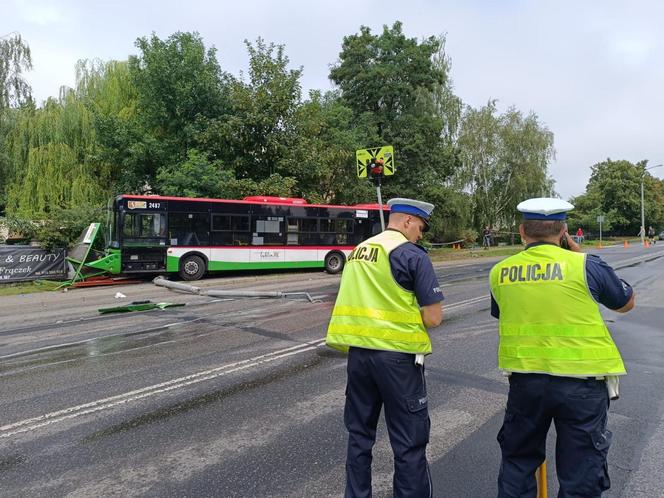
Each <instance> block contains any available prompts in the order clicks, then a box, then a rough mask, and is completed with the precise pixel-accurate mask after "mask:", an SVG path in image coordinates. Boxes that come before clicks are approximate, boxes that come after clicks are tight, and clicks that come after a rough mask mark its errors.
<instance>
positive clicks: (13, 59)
mask: <svg viewBox="0 0 664 498" xmlns="http://www.w3.org/2000/svg"><path fill="white" fill-rule="evenodd" d="M31 69H32V56H31V54H30V47H29V46H28V45H27V44H26V43H25V42H24V41H23V39H22V38H21V35H19V34H17V33H12V34H11V35H9V36H7V37H4V38H0V112H2V110H3V109H6V108H8V107H17V106H19V105H21V104H23V103H25V102H26V101H27V100H29V99H30V94H31V88H30V85H29V84H28V82H27V81H26V80H25V79H24V78H23V72H24V71H29V70H31Z"/></svg>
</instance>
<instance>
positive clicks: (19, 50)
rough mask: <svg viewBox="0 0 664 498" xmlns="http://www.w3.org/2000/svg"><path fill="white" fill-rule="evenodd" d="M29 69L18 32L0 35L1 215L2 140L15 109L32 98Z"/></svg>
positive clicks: (0, 201) (1, 202) (2, 196)
mask: <svg viewBox="0 0 664 498" xmlns="http://www.w3.org/2000/svg"><path fill="white" fill-rule="evenodd" d="M30 69H32V56H31V54H30V47H28V45H27V43H25V42H24V41H23V39H22V38H21V35H19V34H16V33H12V34H10V35H7V36H5V37H2V38H0V214H2V213H3V212H4V210H5V203H6V196H7V184H8V181H9V178H10V171H9V170H10V168H11V166H12V165H11V162H10V160H9V156H8V154H7V150H6V147H5V139H6V136H7V134H8V133H9V131H10V130H11V129H12V128H13V126H14V120H15V118H16V116H15V114H16V111H15V109H16V108H17V107H20V106H21V105H23V104H26V103H29V102H30V101H31V89H30V85H29V84H28V82H27V81H26V80H25V79H24V78H23V72H24V71H29V70H30Z"/></svg>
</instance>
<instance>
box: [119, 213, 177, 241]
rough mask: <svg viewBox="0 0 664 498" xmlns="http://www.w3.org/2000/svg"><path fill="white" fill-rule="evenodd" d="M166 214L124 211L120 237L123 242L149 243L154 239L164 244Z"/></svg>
mask: <svg viewBox="0 0 664 498" xmlns="http://www.w3.org/2000/svg"><path fill="white" fill-rule="evenodd" d="M165 237H166V215H165V214H164V213H155V212H149V213H141V212H131V213H124V216H123V221H122V238H123V240H124V242H125V243H131V242H135V243H142V244H143V243H149V242H151V241H155V242H157V243H159V244H160V245H163V244H165V240H164V239H165Z"/></svg>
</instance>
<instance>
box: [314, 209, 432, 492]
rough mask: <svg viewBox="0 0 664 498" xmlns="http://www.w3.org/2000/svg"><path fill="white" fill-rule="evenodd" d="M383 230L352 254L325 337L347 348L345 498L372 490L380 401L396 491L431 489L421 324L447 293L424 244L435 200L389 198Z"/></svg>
mask: <svg viewBox="0 0 664 498" xmlns="http://www.w3.org/2000/svg"><path fill="white" fill-rule="evenodd" d="M387 204H388V206H390V218H389V223H388V226H387V229H386V230H385V231H384V232H382V233H380V234H378V235H376V236H374V237H372V238H370V239H368V240H366V241H364V242H363V243H361V244H360V245H358V246H357V247H356V248H355V249H354V250H353V252H352V253H351V254H350V255H349V256H348V261H347V263H346V267H345V269H344V272H343V275H342V278H341V285H340V288H339V294H338V296H337V301H336V304H335V306H334V310H333V311H332V317H331V319H330V325H329V328H328V332H327V341H326V342H327V344H328V345H329V346H331V347H333V348H336V349H341V350H344V351H348V365H347V373H348V380H347V386H346V407H345V410H344V422H345V425H346V428H347V430H348V453H347V460H346V493H345V496H346V498H364V497H370V496H371V459H372V456H371V450H372V447H373V445H374V442H375V440H376V426H377V424H378V417H379V415H380V411H381V408H382V406H383V405H384V406H385V422H386V424H387V430H388V433H389V437H390V443H391V445H392V450H393V452H394V481H393V486H394V496H395V497H398V498H401V497H418V498H419V497H422V498H424V497H430V496H433V495H432V488H431V475H430V474H429V467H428V465H427V460H426V445H427V443H428V442H429V428H430V421H429V412H428V403H427V391H426V384H425V380H424V355H426V354H429V353H431V341H430V340H429V335H428V333H427V327H436V326H438V325H439V324H440V322H441V321H442V306H441V304H440V302H441V301H442V300H443V294H442V292H441V290H440V287H439V285H438V282H437V280H436V275H435V273H434V270H433V266H432V264H431V260H430V259H429V258H428V256H427V254H426V252H425V250H424V249H423V248H422V247H420V246H419V245H416V242H417V241H418V240H420V239H421V238H422V234H423V233H424V232H425V231H427V230H428V228H429V218H430V216H431V212H432V210H433V208H434V206H433V204H429V203H427V202H421V201H417V200H413V199H401V198H399V199H392V200H390V201H389V202H388V203H387Z"/></svg>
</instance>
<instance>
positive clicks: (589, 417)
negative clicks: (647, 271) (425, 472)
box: [490, 198, 634, 498]
mask: <svg viewBox="0 0 664 498" xmlns="http://www.w3.org/2000/svg"><path fill="white" fill-rule="evenodd" d="M573 207H574V206H572V205H571V204H569V203H568V202H565V201H563V200H560V199H549V198H538V199H529V200H527V201H524V202H522V203H520V204H519V205H518V206H517V209H518V210H519V211H521V212H522V213H523V217H524V220H523V223H522V224H521V225H520V226H519V233H520V234H521V237H522V239H523V241H524V242H525V243H526V249H525V250H524V251H522V252H520V253H519V254H516V255H514V256H511V257H509V258H507V259H505V260H503V261H501V262H500V263H498V264H497V265H495V266H494V267H493V269H492V270H491V275H490V284H491V295H492V303H491V314H492V315H493V316H494V317H496V318H498V319H499V330H500V344H499V347H498V366H499V368H500V369H501V370H503V371H504V372H506V373H507V374H509V383H510V389H509V396H508V400H507V408H506V411H505V419H504V422H503V426H502V428H501V429H500V432H499V433H498V442H499V444H500V448H501V451H502V463H501V466H500V472H499V476H498V496H499V497H501V498H502V497H533V498H534V497H535V496H536V493H537V490H536V481H535V471H536V469H537V467H538V466H539V465H540V464H541V463H542V462H543V461H544V458H545V443H546V435H547V432H548V430H549V426H550V425H551V421H552V420H553V422H554V424H555V426H556V434H557V442H556V471H557V474H558V481H559V483H560V492H559V494H558V497H559V498H571V497H574V498H580V497H599V496H601V494H602V492H603V491H604V490H606V489H608V488H609V486H610V481H609V476H608V472H607V463H606V456H607V452H608V450H609V446H610V444H611V431H609V430H608V429H607V427H606V423H607V411H608V407H609V399H610V397H611V398H612V399H615V398H617V379H618V377H617V376H619V375H624V374H625V367H624V365H623V362H622V359H621V357H620V352H619V351H618V348H617V347H616V345H615V344H614V342H613V339H612V338H611V334H610V333H609V330H608V329H607V327H606V325H605V324H604V321H603V319H602V316H601V315H600V311H599V306H598V303H600V304H603V305H604V306H606V307H608V308H610V309H612V310H615V311H617V312H620V313H624V312H627V311H629V310H630V309H632V308H633V307H634V292H633V290H632V288H631V287H630V286H629V284H627V283H625V282H624V281H621V280H620V279H619V278H618V277H617V276H616V274H615V272H614V271H613V269H612V268H611V267H610V266H608V265H607V264H606V263H605V262H604V261H602V260H601V259H600V258H599V257H597V256H593V255H586V254H584V253H582V252H581V249H580V247H579V245H578V244H576V243H575V242H574V240H573V239H572V238H571V237H570V236H569V234H568V233H567V225H566V224H565V221H564V220H565V218H566V212H567V211H569V210H570V209H573ZM561 242H564V243H566V244H567V246H568V248H569V249H570V250H565V249H563V248H561V247H560V245H561ZM609 393H611V396H610V395H609Z"/></svg>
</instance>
